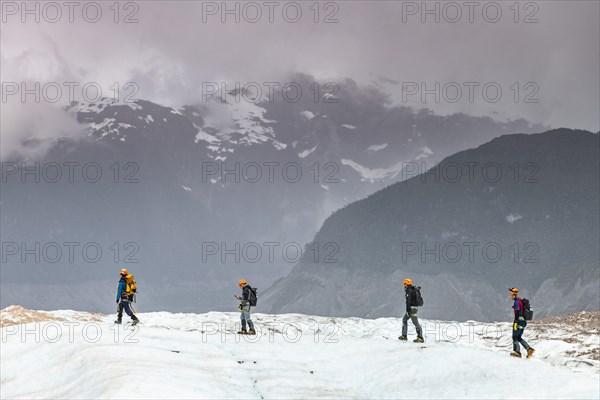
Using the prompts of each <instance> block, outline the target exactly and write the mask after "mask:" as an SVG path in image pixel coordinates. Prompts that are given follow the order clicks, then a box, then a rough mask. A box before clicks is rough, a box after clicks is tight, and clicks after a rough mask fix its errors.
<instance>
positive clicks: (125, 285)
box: [115, 268, 140, 325]
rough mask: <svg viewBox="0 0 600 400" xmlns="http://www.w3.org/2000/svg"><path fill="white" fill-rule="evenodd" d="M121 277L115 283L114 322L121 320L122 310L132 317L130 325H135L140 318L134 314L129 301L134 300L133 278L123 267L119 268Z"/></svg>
mask: <svg viewBox="0 0 600 400" xmlns="http://www.w3.org/2000/svg"><path fill="white" fill-rule="evenodd" d="M120 273H121V279H120V280H119V283H118V285H117V313H118V314H117V320H116V321H115V324H120V323H121V322H122V321H123V310H125V312H126V313H127V315H129V316H130V317H131V319H132V321H133V322H132V324H131V325H137V324H138V323H139V322H140V320H139V319H138V317H137V316H136V315H135V313H134V310H133V306H132V305H131V303H132V302H133V301H134V298H135V297H134V296H135V292H136V284H135V281H134V280H133V275H130V274H129V271H127V270H126V269H125V268H123V269H121V271H120Z"/></svg>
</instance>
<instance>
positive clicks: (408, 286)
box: [398, 278, 425, 343]
mask: <svg viewBox="0 0 600 400" xmlns="http://www.w3.org/2000/svg"><path fill="white" fill-rule="evenodd" d="M412 283H413V282H412V279H410V278H406V279H405V280H404V297H405V298H406V314H404V317H402V336H399V337H398V339H400V340H402V341H403V342H405V341H406V340H407V337H406V335H407V333H408V320H409V319H410V320H411V321H412V323H413V325H414V326H415V329H416V330H417V338H416V339H415V340H413V342H415V343H423V342H424V341H425V339H423V330H422V329H421V325H420V324H419V319H418V318H417V311H419V302H418V300H417V299H418V297H419V296H417V289H416V288H415V287H414V286H413V284H412Z"/></svg>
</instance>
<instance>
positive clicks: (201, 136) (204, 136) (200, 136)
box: [194, 125, 221, 144]
mask: <svg viewBox="0 0 600 400" xmlns="http://www.w3.org/2000/svg"><path fill="white" fill-rule="evenodd" d="M194 126H195V125H194ZM196 128H198V127H197V126H196ZM201 140H202V141H204V142H207V143H210V144H214V143H220V142H221V140H219V138H216V137H214V136H213V135H211V134H210V133H206V132H204V131H203V130H202V129H198V133H197V134H196V138H195V139H194V141H195V142H196V143H198V142H199V141H201Z"/></svg>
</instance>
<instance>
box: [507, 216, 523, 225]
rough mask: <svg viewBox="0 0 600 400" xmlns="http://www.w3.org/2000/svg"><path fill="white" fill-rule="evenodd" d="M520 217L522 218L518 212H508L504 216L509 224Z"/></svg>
mask: <svg viewBox="0 0 600 400" xmlns="http://www.w3.org/2000/svg"><path fill="white" fill-rule="evenodd" d="M520 219H523V216H522V215H519V214H508V215H507V216H506V220H507V221H508V222H509V223H511V224H512V223H514V222H516V221H518V220H520Z"/></svg>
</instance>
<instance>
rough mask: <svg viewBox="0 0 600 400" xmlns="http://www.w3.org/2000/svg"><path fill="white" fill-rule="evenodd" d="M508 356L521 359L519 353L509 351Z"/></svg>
mask: <svg viewBox="0 0 600 400" xmlns="http://www.w3.org/2000/svg"><path fill="white" fill-rule="evenodd" d="M510 355H511V357H517V358H521V353H519V352H518V351H511V352H510Z"/></svg>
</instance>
